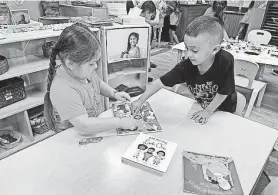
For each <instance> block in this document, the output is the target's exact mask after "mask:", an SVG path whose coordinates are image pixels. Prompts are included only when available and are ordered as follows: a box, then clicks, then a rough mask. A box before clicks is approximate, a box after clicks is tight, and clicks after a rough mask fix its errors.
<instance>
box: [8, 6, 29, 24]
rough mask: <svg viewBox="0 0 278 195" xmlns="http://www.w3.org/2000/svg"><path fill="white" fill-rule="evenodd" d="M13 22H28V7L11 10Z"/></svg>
mask: <svg viewBox="0 0 278 195" xmlns="http://www.w3.org/2000/svg"><path fill="white" fill-rule="evenodd" d="M11 13H12V18H13V21H14V24H16V25H18V24H29V23H30V15H29V11H28V9H18V10H11Z"/></svg>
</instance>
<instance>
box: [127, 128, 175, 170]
mask: <svg viewBox="0 0 278 195" xmlns="http://www.w3.org/2000/svg"><path fill="white" fill-rule="evenodd" d="M176 147H177V144H176V143H173V142H169V141H166V140H163V139H160V138H156V137H153V136H149V135H147V134H142V133H141V134H140V135H139V136H138V137H137V138H136V140H135V141H134V142H133V143H132V145H131V146H130V147H129V148H128V150H127V152H126V153H125V155H124V156H123V162H126V161H130V162H135V164H137V165H138V164H141V165H143V166H146V167H149V168H151V169H155V170H157V171H159V172H161V173H164V172H165V171H166V170H167V168H168V165H169V163H170V161H171V158H172V156H173V154H174V152H175V150H176Z"/></svg>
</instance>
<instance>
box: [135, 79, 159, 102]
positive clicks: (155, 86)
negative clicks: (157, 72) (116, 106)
mask: <svg viewBox="0 0 278 195" xmlns="http://www.w3.org/2000/svg"><path fill="white" fill-rule="evenodd" d="M163 87H164V85H163V83H162V82H161V80H160V79H156V80H155V81H154V82H153V83H152V84H151V85H150V86H148V87H147V89H146V91H145V92H144V93H143V94H142V95H141V97H140V98H139V101H140V102H141V104H142V103H144V102H145V101H146V100H147V99H149V97H151V96H152V95H153V94H155V93H156V92H157V91H158V90H160V89H161V88H163Z"/></svg>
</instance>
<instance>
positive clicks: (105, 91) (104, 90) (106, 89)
mask: <svg viewBox="0 0 278 195" xmlns="http://www.w3.org/2000/svg"><path fill="white" fill-rule="evenodd" d="M115 92H117V91H116V90H115V89H113V88H112V87H111V86H109V85H108V84H107V83H105V82H104V81H102V80H100V94H101V95H103V96H105V97H111V98H114V96H115Z"/></svg>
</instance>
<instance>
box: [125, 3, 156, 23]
mask: <svg viewBox="0 0 278 195" xmlns="http://www.w3.org/2000/svg"><path fill="white" fill-rule="evenodd" d="M128 15H129V16H142V17H144V18H145V19H146V22H148V23H149V21H150V20H154V18H155V16H156V7H155V4H154V2H152V1H145V2H144V3H143V4H142V6H141V8H139V7H137V6H135V7H134V8H131V9H130V10H129V12H128Z"/></svg>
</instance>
